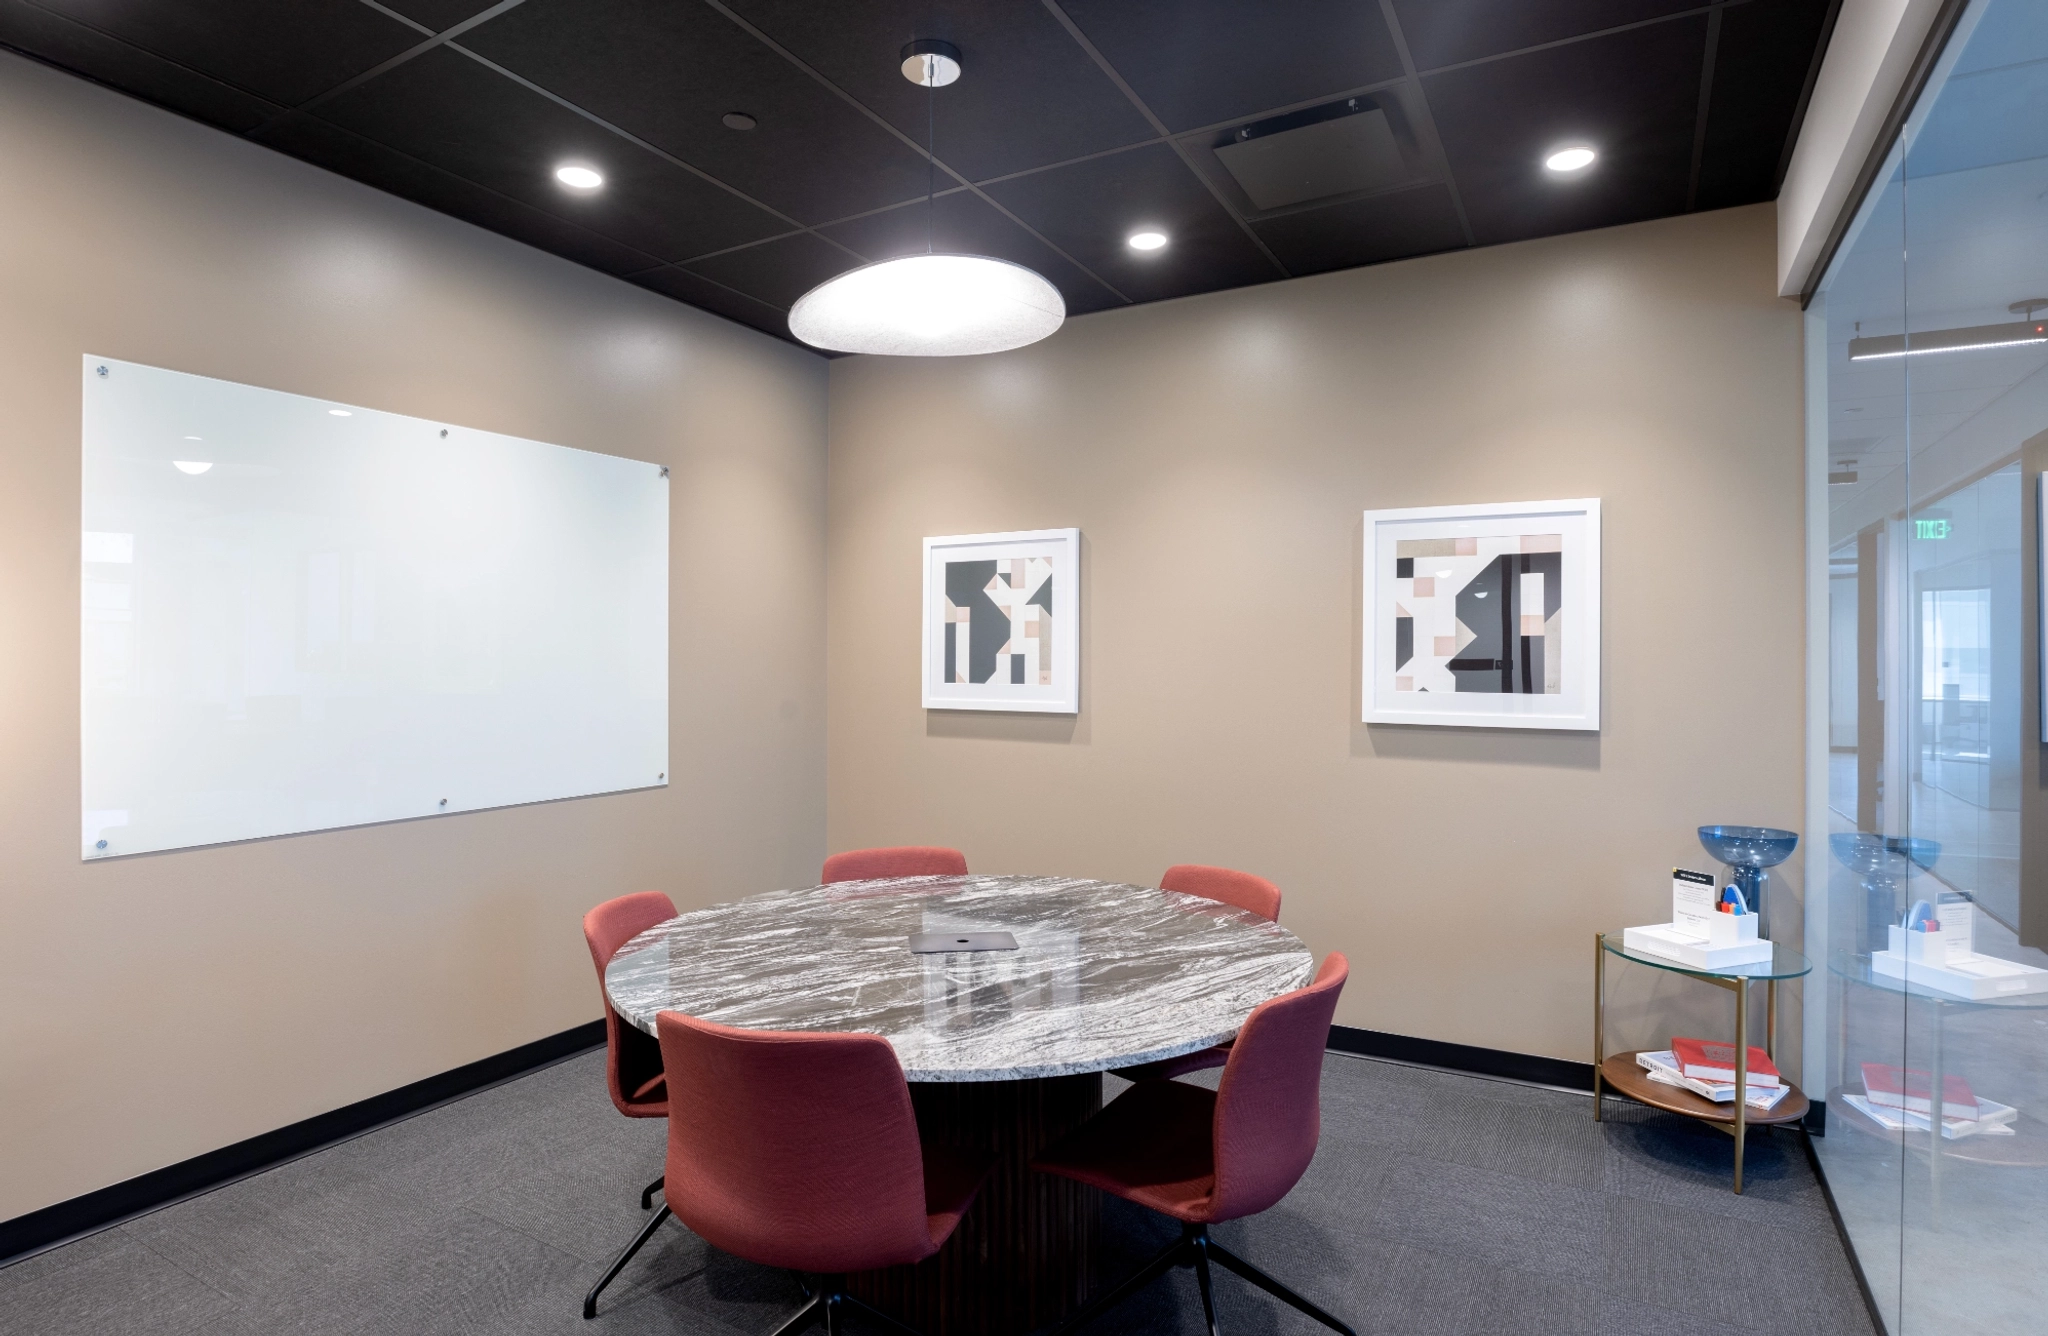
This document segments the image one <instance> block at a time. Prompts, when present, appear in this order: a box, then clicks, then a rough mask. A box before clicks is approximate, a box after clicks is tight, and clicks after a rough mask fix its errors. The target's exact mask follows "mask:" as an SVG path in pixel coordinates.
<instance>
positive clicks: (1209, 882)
mask: <svg viewBox="0 0 2048 1336" xmlns="http://www.w3.org/2000/svg"><path fill="white" fill-rule="evenodd" d="M1159 889H1160V890H1162V891H1179V892H1180V893H1181V894H1182V895H1199V896H1201V897H1202V898H1204V899H1206V900H1221V901H1222V902H1223V903H1224V904H1226V905H1236V906H1237V907H1238V908H1239V909H1248V910H1250V911H1251V912H1252V913H1254V914H1257V915H1258V916H1259V917H1260V918H1262V919H1265V920H1267V921H1268V922H1270V923H1278V922H1279V921H1280V888H1279V887H1278V886H1275V885H1274V884H1273V883H1272V882H1270V881H1267V880H1266V879H1265V878H1264V877H1255V876H1253V875H1252V874H1251V873H1249V872H1239V871H1236V870H1235V869H1233V868H1227V867H1204V866H1203V865H1202V864H1200V863H1176V864H1175V865H1174V866H1172V867H1170V868H1168V869H1166V875H1165V876H1163V877H1161V878H1160V879H1159Z"/></svg>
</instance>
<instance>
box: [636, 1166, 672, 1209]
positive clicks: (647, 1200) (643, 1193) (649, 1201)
mask: <svg viewBox="0 0 2048 1336" xmlns="http://www.w3.org/2000/svg"><path fill="white" fill-rule="evenodd" d="M667 1178H668V1175H667V1174H663V1175H662V1176H661V1177H660V1178H657V1179H655V1180H654V1181H653V1182H652V1183H649V1184H648V1185H647V1186H646V1187H644V1188H642V1189H640V1209H641V1210H643V1211H645V1210H648V1209H650V1208H652V1207H653V1205H654V1194H655V1193H657V1192H659V1191H661V1185H662V1183H663V1181H665V1180H666V1179H667Z"/></svg>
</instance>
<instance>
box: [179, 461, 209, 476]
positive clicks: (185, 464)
mask: <svg viewBox="0 0 2048 1336" xmlns="http://www.w3.org/2000/svg"><path fill="white" fill-rule="evenodd" d="M171 467H172V468H174V469H176V470H177V471H178V472H180V473H190V474H192V475H193V476H195V477H197V476H198V475H199V474H201V473H204V472H206V471H207V470H208V469H210V468H212V467H213V461H212V460H210V459H174V460H172V461H171Z"/></svg>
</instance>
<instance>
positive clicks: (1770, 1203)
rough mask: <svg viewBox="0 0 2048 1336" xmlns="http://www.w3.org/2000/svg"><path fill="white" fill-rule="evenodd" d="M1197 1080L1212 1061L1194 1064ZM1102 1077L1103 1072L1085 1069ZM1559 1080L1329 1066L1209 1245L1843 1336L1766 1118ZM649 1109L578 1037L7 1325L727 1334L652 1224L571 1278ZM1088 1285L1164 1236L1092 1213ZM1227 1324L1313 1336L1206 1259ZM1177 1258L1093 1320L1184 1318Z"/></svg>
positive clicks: (290, 1174) (1510, 1296)
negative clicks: (1257, 1203)
mask: <svg viewBox="0 0 2048 1336" xmlns="http://www.w3.org/2000/svg"><path fill="white" fill-rule="evenodd" d="M1210 1075H1212V1076H1213V1075H1214V1074H1213V1073H1211V1074H1210ZM1110 1084H1111V1085H1112V1086H1115V1085H1117V1084H1118V1083H1116V1082H1114V1080H1113V1079H1112V1081H1111V1082H1110ZM1609 1108H1610V1120H1609V1121H1608V1122H1606V1123H1604V1124H1596V1123H1595V1122H1593V1120H1592V1118H1591V1106H1590V1104H1589V1102H1588V1100H1587V1099H1586V1097H1584V1096H1577V1095H1570V1094H1565V1093H1561V1092H1555V1091H1549V1090H1541V1089H1533V1088H1529V1087H1523V1086H1517V1085H1512V1084H1509V1083H1506V1082H1499V1081H1488V1080H1482V1079H1479V1078H1475V1077H1468V1076H1459V1075H1453V1074H1449V1073H1444V1072H1437V1071H1431V1070H1426V1069H1421V1068H1414V1067H1404V1066H1400V1065H1396V1064H1392V1063H1385V1062H1375V1061H1370V1060H1366V1059H1360V1058H1348V1057H1341V1056H1337V1055H1332V1056H1331V1057H1329V1058H1328V1059H1327V1060H1326V1064H1325V1072H1324V1083H1323V1136H1322V1146H1321V1150H1320V1152H1319V1153H1318V1154H1317V1156H1316V1160H1315V1163H1314V1165H1312V1166H1311V1167H1310V1169H1309V1172H1308V1175H1307V1177H1306V1178H1304V1179H1303V1180H1302V1182H1301V1185H1300V1186H1299V1187H1297V1188H1296V1189H1295V1190H1294V1193H1293V1194H1292V1195H1291V1196H1290V1197H1288V1198H1287V1199H1286V1200H1285V1201H1283V1202H1282V1203H1281V1204H1280V1205H1279V1206H1277V1207H1275V1208H1274V1209H1272V1210H1270V1211H1268V1212H1266V1213H1265V1214H1264V1215H1261V1216H1257V1217H1254V1218H1252V1219H1250V1220H1244V1221H1238V1222H1235V1223H1233V1224H1230V1225H1226V1226H1223V1227H1220V1228H1219V1229H1217V1231H1216V1235H1217V1237H1218V1239H1219V1240H1221V1241H1222V1242H1224V1243H1225V1244H1226V1245H1227V1246H1229V1247H1231V1248H1233V1249H1235V1250H1237V1251H1238V1252H1240V1253H1242V1254H1243V1255H1245V1256H1246V1257H1248V1258H1249V1259H1251V1260H1252V1261H1254V1262H1256V1263H1258V1264H1259V1265H1261V1266H1263V1267H1265V1268H1267V1269H1268V1270H1270V1271H1272V1272H1273V1273H1274V1274H1276V1275H1278V1276H1279V1277H1280V1278H1281V1279H1283V1280H1285V1281H1287V1282H1288V1283H1290V1284H1292V1285H1293V1286H1294V1287H1295V1288H1296V1289H1298V1290H1300V1291H1301V1292H1302V1293H1304V1294H1306V1295H1307V1296H1308V1297H1310V1298H1311V1299H1314V1300H1316V1301H1317V1302H1319V1303H1321V1304H1323V1305H1324V1306H1325V1307H1327V1308H1330V1309H1332V1310H1333V1311H1335V1312H1337V1313H1338V1314H1339V1315H1341V1316H1344V1317H1346V1318H1348V1319H1349V1320H1350V1321H1351V1322H1352V1324H1353V1325H1354V1326H1356V1327H1357V1328H1358V1330H1359V1331H1360V1332H1361V1333H1387V1334H1388V1336H1395V1334H1397V1333H1398V1336H1422V1334H1423V1333H1445V1334H1446V1336H1452V1334H1462V1333H1500V1332H1533V1333H1541V1334H1542V1336H1576V1334H1577V1333H1615V1334H1616V1336H1620V1334H1621V1333H1629V1334H1630V1336H1726V1333H1727V1332H1728V1331H1730V1330H1731V1329H1739V1330H1743V1331H1745V1332H1749V1333H1779V1332H1783V1333H1795V1332H1796V1333H1800V1336H1836V1334H1838V1333H1839V1334H1842V1336H1850V1334H1853V1336H1870V1332H1871V1327H1870V1324H1869V1320H1868V1318H1867V1317H1866V1315H1865V1310H1864V1306H1863V1303H1862V1300H1861V1298H1860V1297H1859V1295H1858V1293H1857V1289H1856V1283H1855V1280H1854V1278H1853V1276H1852V1274H1851V1272H1850V1269H1849V1264H1848V1261H1847V1259H1846V1258H1845V1257H1844V1255H1843V1252H1842V1249H1841V1245H1840V1243H1839V1242H1838V1241H1837V1239H1836V1235H1835V1231H1834V1228H1833V1226H1832V1224H1831V1223H1830V1222H1829V1219H1828V1212H1827V1206H1826V1203H1825V1201H1824V1200H1823V1198H1822V1196H1821V1191H1820V1187H1819V1185H1818V1184H1817V1183H1816V1182H1815V1181H1814V1178H1813V1176H1812V1173H1811V1171H1810V1170H1809V1169H1808V1167H1807V1161H1806V1156H1805V1153H1804V1151H1803V1150H1802V1149H1801V1148H1800V1146H1799V1144H1798V1142H1797V1140H1796V1138H1795V1137H1794V1136H1793V1135H1791V1134H1784V1133H1780V1134H1775V1135H1774V1136H1771V1137H1764V1138H1760V1139H1758V1140H1757V1141H1755V1142H1753V1143H1752V1146H1751V1150H1750V1157H1749V1183H1748V1191H1747V1192H1746V1193H1745V1194H1744V1195H1743V1196H1740V1197H1737V1196H1735V1195H1734V1194H1732V1193H1731V1192H1729V1191H1728V1186H1727V1184H1728V1170H1729V1160H1730V1153H1731V1150H1732V1144H1731V1143H1730V1141H1729V1140H1728V1138H1726V1137H1725V1136H1722V1135H1721V1134H1719V1133H1717V1132H1714V1131H1711V1130H1709V1129H1705V1128H1701V1127H1698V1126H1697V1125H1695V1124H1692V1123H1689V1122H1687V1121H1685V1120H1683V1119H1676V1118H1670V1117H1667V1116H1663V1115H1658V1114H1654V1113H1652V1112H1650V1111H1648V1110H1645V1109H1642V1108H1641V1107H1640V1106H1635V1105H1629V1104H1625V1103H1622V1102H1618V1101H1615V1102H1610V1105H1609ZM661 1139H662V1129H661V1125H660V1124H658V1123H653V1122H641V1121H629V1120H627V1119H624V1118H621V1117H619V1116H618V1114H617V1113H615V1112H614V1111H613V1110H612V1107H611V1105H610V1103H609V1102H607V1100H606V1099H605V1096H604V1091H603V1067H602V1055H600V1054H590V1055H586V1056H583V1057H579V1058H575V1059H572V1060H570V1061H568V1062H565V1063H562V1064H560V1065H558V1066H555V1067H551V1068H548V1069H547V1070H544V1071H540V1072H536V1073H534V1074H532V1075H529V1076H526V1077H523V1078H521V1079H519V1080H517V1081H513V1082H510V1083H508V1084H505V1085H502V1086H499V1087H496V1088H494V1089H491V1090H487V1091H484V1092H482V1093H480V1094H477V1095H474V1096H472V1097H470V1098H468V1099H465V1100H461V1101H459V1102H457V1103H454V1104H450V1105H447V1106H445V1107H443V1108H440V1109H436V1110H433V1111H431V1112H429V1113H425V1114H422V1115H420V1116H419V1117H416V1118H412V1119H410V1120H408V1121H405V1122H402V1123H398V1124H396V1125H394V1126H391V1127H388V1128H384V1129H382V1130H380V1131H377V1132H373V1133H371V1134H369V1135H367V1136H364V1137H360V1138H358V1139H356V1140H354V1141H351V1142H347V1143H345V1144H343V1145H340V1146H336V1147H333V1148H332V1149H329V1150H326V1151H322V1152H320V1153H319V1154H316V1155H312V1156H308V1157H306V1158H305V1159H302V1160H298V1161H295V1162H293V1163H291V1164H288V1165H285V1166H282V1167H280V1168H278V1169H274V1170H272V1171H270V1172H268V1173H265V1174H261V1175H258V1176H256V1177H254V1178H250V1179H247V1180H244V1181H243V1182H240V1183H236V1184H233V1185H232V1186H229V1187H226V1188H223V1189H221V1190H219V1191H217V1192H213V1193H210V1194H208V1195H206V1196H203V1197H199V1198H196V1199H194V1200H192V1201H188V1202H184V1203H181V1204H179V1205H176V1206H172V1207H169V1208H167V1209H165V1210H162V1211H158V1212H156V1213H154V1214H152V1215H149V1216H145V1217H143V1218H141V1219H138V1220H134V1221H131V1222H130V1223H128V1224H125V1225H122V1226H120V1227H119V1228H116V1229H112V1230H108V1231H105V1232H103V1233H100V1234H96V1235H94V1236H92V1237H90V1238H86V1239H82V1240H80V1241H78V1242H76V1243H72V1244H68V1245H66V1246H64V1247H62V1248H57V1249H53V1250H51V1251H49V1252H46V1253H43V1254H41V1255H39V1256H36V1257H31V1258H29V1259H27V1260H25V1261H22V1262H18V1263H16V1264H15V1265H13V1266H10V1267H7V1268H5V1269H0V1330H4V1331H5V1332H7V1333H9V1336H109V1334H119V1336H131V1334H133V1336H183V1334H184V1333H195V1334H197V1333H205V1334H206V1336H232V1334H235V1333H252V1334H253V1333H274V1332H294V1333H297V1332H305V1333H327V1332H334V1333H351V1334H356V1333H361V1334H365V1336H367V1334H368V1333H385V1332H388V1333H393V1336H399V1334H400V1333H402V1334H403V1336H424V1334H427V1333H458V1332H478V1333H485V1332H488V1333H494V1334H500V1333H521V1332H561V1333H572V1332H573V1333H579V1336H614V1334H615V1333H641V1332H688V1333H700V1332H701V1333H707V1334H719V1333H748V1334H751V1336H765V1334H766V1333H767V1332H770V1331H772V1330H773V1329H774V1327H775V1325H776V1322H777V1321H778V1319H779V1317H780V1316H781V1315H782V1314H784V1313H786V1312H788V1311H790V1310H791V1309H793V1308H794V1306H795V1302H796V1299H797V1296H796V1294H795V1292H794V1290H793V1287H792V1282H791V1280H790V1279H789V1277H788V1276H787V1274H786V1273H783V1272H779V1271H770V1270H767V1269H765V1268H762V1267H756V1266H753V1265H750V1264H748V1263H746V1262H742V1261H739V1260H737V1259H735V1258H732V1257H728V1256H725V1255H723V1254H720V1253H717V1252H715V1251H713V1250H712V1249H710V1248H708V1247H707V1246H706V1245H704V1244H703V1243H702V1242H700V1241H699V1240H697V1239H696V1238H694V1237H693V1236H692V1235H691V1234H690V1233H689V1232H688V1231H687V1230H685V1229H683V1228H682V1227H681V1226H680V1225H671V1226H668V1227H666V1228H665V1229H664V1230H663V1232H662V1233H661V1235H660V1236H659V1237H658V1238H657V1240H656V1242H654V1243H652V1244H650V1245H649V1246H648V1247H647V1249H646V1250H645V1251H643V1252H642V1253H641V1255H640V1257H639V1258H638V1259H636V1261H635V1262H634V1263H633V1264H632V1265H631V1266H630V1267H629V1268H628V1269H627V1271H626V1273H625V1274H624V1275H623V1276H621V1277H620V1278H619V1280H618V1281H616V1282H615V1283H614V1285H613V1288H612V1289H611V1290H610V1291H609V1292H608V1293H607V1294H606V1297H605V1302H604V1306H603V1310H602V1311H601V1313H600V1315H599V1317H598V1320H597V1321H595V1322H589V1323H586V1322H583V1321H582V1320H581V1319H580V1317H579V1316H578V1312H579V1305H580V1302H581V1299H582V1295H583V1291H584V1289H585V1288H586V1287H587V1286H588V1285H589V1284H590V1282H591V1281H592V1280H593V1279H595V1276H596V1273H597V1272H598V1271H599V1270H601V1268H602V1265H603V1263H604V1262H605V1261H606V1260H607V1259H608V1257H609V1256H610V1254H611V1253H612V1252H613V1251H614V1250H615V1249H616V1248H617V1247H618V1246H620V1245H621V1244H622V1243H623V1242H624V1241H625V1240H626V1239H627V1238H628V1237H630V1235H631V1234H632V1231H633V1230H634V1229H635V1228H636V1227H637V1225H638V1222H639V1221H641V1220H643V1219H644V1218H645V1217H644V1216H642V1215H641V1213H640V1211H639V1209H638V1202H637V1199H636V1194H637V1193H638V1191H639V1189H640V1187H641V1186H642V1185H644V1184H645V1183H646V1182H647V1181H648V1180H649V1179H651V1178H653V1177H654V1176H655V1175H656V1174H657V1173H659V1172H660V1164H661ZM1105 1223H1106V1226H1107V1228H1106V1230H1105V1233H1106V1234H1107V1235H1108V1237H1109V1240H1110V1242H1109V1244H1108V1249H1109V1254H1108V1255H1106V1256H1105V1257H1104V1258H1103V1259H1102V1261H1103V1266H1104V1270H1103V1272H1102V1274H1105V1275H1108V1276H1111V1277H1115V1276H1118V1275H1121V1274H1124V1273H1126V1272H1127V1271H1128V1270H1130V1269H1132V1268H1134V1267H1135V1266H1136V1265H1137V1263H1138V1262H1139V1261H1141V1260H1142V1259H1143V1258H1145V1257H1146V1256H1149V1255H1150V1253H1151V1251H1152V1250H1153V1249H1154V1248H1156V1247H1159V1246H1161V1245H1163V1244H1164V1243H1166V1242H1168V1241H1170V1240H1171V1239H1172V1238H1173V1237H1174V1229H1173V1227H1172V1226H1171V1225H1169V1224H1168V1223H1167V1222H1165V1221H1163V1220H1161V1219H1160V1218H1159V1217H1156V1216H1152V1215H1149V1214H1148V1213H1146V1212H1143V1211H1139V1210H1136V1209H1134V1208H1130V1207H1126V1206H1123V1205H1122V1204H1120V1203H1111V1206H1110V1210H1109V1215H1108V1218H1107V1220H1106V1222H1105ZM1217 1286H1218V1289H1219V1302H1220V1307H1221V1312H1220V1318H1221V1321H1222V1324H1223V1327H1224V1330H1225V1331H1226V1332H1228V1333H1231V1336H1268V1334H1278V1333H1286V1334H1288V1336H1308V1334H1309V1333H1312V1332H1318V1331H1321V1330H1322V1328H1320V1327H1317V1326H1316V1325H1314V1324H1313V1323H1311V1322H1309V1321H1308V1320H1307V1319H1306V1318H1303V1317H1300V1316H1299V1315H1297V1314H1295V1313H1294V1312H1293V1311H1292V1310H1291V1309H1287V1308H1284V1307H1282V1306H1281V1305H1279V1304H1278V1303H1276V1302H1274V1301H1272V1300H1269V1299H1267V1298H1266V1297H1265V1296H1264V1295H1263V1294H1261V1293H1259V1292H1258V1291H1256V1290H1254V1289H1252V1288H1251V1287H1250V1286H1248V1285H1245V1284H1244V1283H1242V1282H1240V1281H1238V1280H1237V1279H1236V1278H1235V1277H1232V1276H1229V1275H1227V1274H1219V1276H1218V1280H1217ZM1201 1326H1202V1308H1201V1301H1200V1299H1199V1297H1198V1296H1197V1294H1196V1291H1195V1283H1194V1277H1193V1274H1192V1273H1191V1272H1187V1271H1180V1272H1176V1273H1174V1274H1173V1275H1171V1276H1168V1277H1166V1278H1165V1279H1163V1280H1162V1281H1160V1282H1159V1283H1157V1284H1155V1285H1154V1286H1152V1287H1151V1288H1150V1289H1148V1290H1146V1291H1145V1292H1144V1293H1142V1294H1140V1295H1138V1296H1137V1297H1136V1298H1134V1299H1132V1300H1131V1301H1130V1302H1129V1303H1128V1304H1126V1305H1125V1306H1124V1307H1123V1308H1121V1309H1120V1310H1118V1311H1117V1312H1116V1313H1115V1314H1113V1315H1112V1316H1111V1317H1109V1318H1108V1319H1106V1320H1105V1321H1104V1322H1103V1323H1102V1325H1101V1326H1099V1327H1097V1328H1096V1330H1097V1331H1100V1332H1102V1333H1103V1336H1111V1334H1112V1333H1118V1332H1122V1333H1138V1332H1142V1333H1169V1332H1197V1331H1200V1330H1201Z"/></svg>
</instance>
